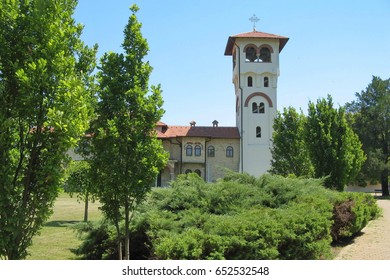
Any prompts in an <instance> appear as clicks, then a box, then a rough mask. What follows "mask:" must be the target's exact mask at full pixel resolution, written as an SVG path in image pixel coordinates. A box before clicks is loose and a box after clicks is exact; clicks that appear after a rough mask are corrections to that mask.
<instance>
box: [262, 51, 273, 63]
mask: <svg viewBox="0 0 390 280" xmlns="http://www.w3.org/2000/svg"><path fill="white" fill-rule="evenodd" d="M260 61H262V62H271V51H270V50H269V48H266V47H263V48H261V49H260Z"/></svg>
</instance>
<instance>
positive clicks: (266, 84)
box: [264, 77, 269, 87]
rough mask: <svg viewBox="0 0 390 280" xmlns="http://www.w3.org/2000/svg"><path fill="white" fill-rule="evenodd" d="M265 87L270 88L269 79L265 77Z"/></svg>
mask: <svg viewBox="0 0 390 280" xmlns="http://www.w3.org/2000/svg"><path fill="white" fill-rule="evenodd" d="M264 87H269V78H268V77H264Z"/></svg>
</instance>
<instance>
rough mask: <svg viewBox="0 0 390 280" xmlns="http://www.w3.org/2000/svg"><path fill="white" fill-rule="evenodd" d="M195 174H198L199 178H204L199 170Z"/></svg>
mask: <svg viewBox="0 0 390 280" xmlns="http://www.w3.org/2000/svg"><path fill="white" fill-rule="evenodd" d="M195 173H196V174H198V176H199V177H202V172H201V171H200V170H199V169H196V170H195Z"/></svg>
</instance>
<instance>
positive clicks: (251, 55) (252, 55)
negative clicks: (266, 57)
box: [245, 47, 256, 62]
mask: <svg viewBox="0 0 390 280" xmlns="http://www.w3.org/2000/svg"><path fill="white" fill-rule="evenodd" d="M245 58H246V61H247V62H254V61H255V60H256V49H255V48H254V47H248V48H247V49H246V50H245Z"/></svg>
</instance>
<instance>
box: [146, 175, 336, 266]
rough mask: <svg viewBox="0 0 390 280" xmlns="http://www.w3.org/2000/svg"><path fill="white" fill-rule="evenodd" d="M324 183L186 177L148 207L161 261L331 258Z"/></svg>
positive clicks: (329, 202) (329, 200)
mask: <svg viewBox="0 0 390 280" xmlns="http://www.w3.org/2000/svg"><path fill="white" fill-rule="evenodd" d="M338 195H339V194H338V193H335V192H331V191H329V190H326V189H324V188H323V187H322V181H321V180H314V179H306V180H303V179H296V178H283V177H280V176H270V175H264V176H262V177H260V178H259V179H256V178H254V177H251V176H249V175H247V174H234V173H230V174H229V175H228V176H227V177H226V178H224V180H221V181H220V182H218V183H215V184H206V183H204V182H203V181H201V180H200V178H199V177H197V176H196V175H195V174H188V175H182V176H180V177H179V178H178V180H177V181H174V182H173V183H172V186H171V188H168V189H155V190H154V191H153V192H152V193H151V195H150V197H149V199H148V203H146V204H145V205H144V207H143V211H141V212H143V214H142V215H143V217H144V220H143V223H145V221H146V223H147V224H148V226H147V227H144V228H147V232H145V235H147V236H148V237H149V241H150V244H149V245H148V246H149V247H150V248H151V251H152V252H151V253H152V256H153V258H157V259H320V258H329V257H330V243H331V236H330V230H331V225H332V209H333V202H334V201H336V200H337V197H338Z"/></svg>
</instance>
